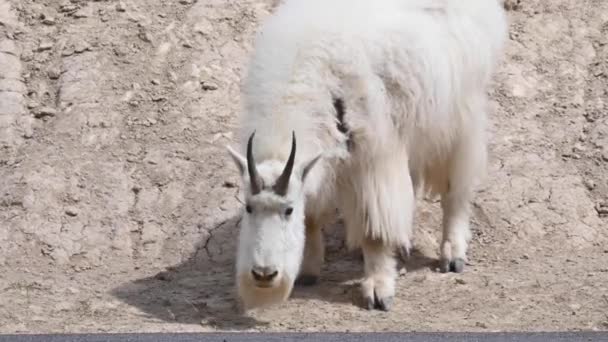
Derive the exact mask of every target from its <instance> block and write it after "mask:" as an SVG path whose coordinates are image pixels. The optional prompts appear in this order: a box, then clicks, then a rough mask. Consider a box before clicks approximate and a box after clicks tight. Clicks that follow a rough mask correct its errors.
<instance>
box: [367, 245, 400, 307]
mask: <svg viewBox="0 0 608 342" xmlns="http://www.w3.org/2000/svg"><path fill="white" fill-rule="evenodd" d="M362 249H363V256H364V267H365V279H364V280H363V282H362V283H361V290H362V293H363V298H364V300H365V301H366V305H367V308H368V309H369V310H372V309H379V310H383V311H389V310H390V308H391V306H392V304H393V298H394V296H395V281H396V278H397V261H396V260H395V257H394V255H393V248H392V247H391V246H388V245H386V244H384V243H383V242H382V241H379V240H372V239H369V238H365V239H364V240H363V245H362Z"/></svg>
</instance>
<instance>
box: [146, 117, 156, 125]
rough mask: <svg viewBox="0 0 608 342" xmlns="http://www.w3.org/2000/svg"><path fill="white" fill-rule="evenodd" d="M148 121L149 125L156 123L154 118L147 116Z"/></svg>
mask: <svg viewBox="0 0 608 342" xmlns="http://www.w3.org/2000/svg"><path fill="white" fill-rule="evenodd" d="M148 122H149V123H150V125H156V122H157V121H156V119H154V118H148Z"/></svg>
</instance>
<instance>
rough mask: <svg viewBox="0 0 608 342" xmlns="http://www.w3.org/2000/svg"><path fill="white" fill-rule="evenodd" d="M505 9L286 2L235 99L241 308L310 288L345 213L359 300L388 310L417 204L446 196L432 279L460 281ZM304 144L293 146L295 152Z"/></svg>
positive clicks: (391, 0)
mask: <svg viewBox="0 0 608 342" xmlns="http://www.w3.org/2000/svg"><path fill="white" fill-rule="evenodd" d="M506 33H507V20H506V16H505V13H504V9H503V8H502V1H501V0H332V1H327V0H287V1H286V2H285V3H284V4H282V5H281V6H280V7H279V8H278V9H277V10H276V13H275V14H274V15H272V16H271V17H270V18H269V19H268V20H267V21H266V22H265V24H264V25H263V27H262V30H261V32H260V33H259V35H258V36H257V39H256V42H255V45H254V52H253V56H252V58H251V60H250V64H249V66H248V67H249V68H248V74H247V77H246V80H245V83H244V85H243V88H242V102H243V108H242V117H241V122H240V136H239V139H240V140H241V141H242V150H241V151H237V150H235V149H232V148H231V147H229V146H228V147H227V148H228V150H229V152H230V155H231V156H232V159H233V160H234V162H235V164H236V165H237V167H238V170H239V171H240V174H241V176H242V182H243V185H244V189H245V190H244V191H245V201H246V203H245V204H246V205H245V211H244V213H243V218H242V220H241V225H240V232H239V241H238V251H237V261H236V272H237V275H236V282H237V289H238V294H239V297H240V299H241V303H242V304H243V306H244V308H245V310H247V309H250V308H255V307H261V306H266V305H270V304H274V303H278V302H282V301H284V300H286V299H287V298H288V297H289V295H290V293H291V291H292V288H293V286H294V284H295V283H301V284H303V285H311V284H314V283H315V282H316V280H317V278H318V276H319V274H320V270H321V266H322V263H323V260H324V243H323V237H322V232H321V228H322V227H324V225H326V224H328V223H329V222H331V220H332V219H334V217H335V214H336V209H339V210H340V212H341V214H342V216H343V217H344V222H345V227H346V239H347V245H348V246H349V247H350V248H358V247H361V249H362V251H363V256H364V279H363V281H362V283H361V290H362V294H363V298H365V300H366V305H367V307H368V308H369V309H380V310H385V311H388V310H389V309H390V307H391V304H392V300H393V296H394V294H395V281H396V274H397V270H396V259H395V255H394V253H395V251H397V250H399V249H401V250H406V251H407V250H408V249H409V247H410V238H411V236H412V221H413V215H414V205H415V197H416V195H417V194H418V193H419V192H420V191H424V192H427V193H431V194H438V195H440V196H441V204H442V209H443V224H442V228H443V238H442V243H441V250H440V253H441V257H440V269H441V271H442V272H449V271H452V272H462V271H463V268H464V264H465V261H466V252H467V245H468V242H469V241H470V235H471V234H470V231H469V215H470V214H469V211H470V208H469V206H470V201H471V199H472V196H473V193H474V188H475V186H476V185H477V183H478V181H479V179H480V176H482V175H483V172H485V171H484V170H485V169H484V166H485V164H486V141H485V134H484V131H485V122H486V100H487V95H486V87H487V86H488V84H489V81H490V79H491V77H492V74H493V70H494V68H495V67H496V64H497V62H498V60H499V59H500V58H501V54H502V51H503V44H504V43H505V40H506ZM296 142H297V143H296Z"/></svg>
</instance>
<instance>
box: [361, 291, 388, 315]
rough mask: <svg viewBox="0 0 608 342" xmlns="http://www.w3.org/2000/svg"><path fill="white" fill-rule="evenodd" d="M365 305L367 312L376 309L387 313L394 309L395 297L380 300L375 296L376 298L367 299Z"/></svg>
mask: <svg viewBox="0 0 608 342" xmlns="http://www.w3.org/2000/svg"><path fill="white" fill-rule="evenodd" d="M365 305H366V308H367V310H370V311H371V310H374V309H376V310H380V311H385V312H387V311H390V310H391V308H392V307H393V297H385V298H378V296H376V295H375V294H374V298H371V297H368V298H365Z"/></svg>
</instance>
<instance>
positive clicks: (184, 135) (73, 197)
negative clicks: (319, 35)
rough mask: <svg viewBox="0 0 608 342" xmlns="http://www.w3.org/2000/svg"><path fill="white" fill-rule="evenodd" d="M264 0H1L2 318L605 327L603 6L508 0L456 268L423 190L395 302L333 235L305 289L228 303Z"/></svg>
mask: <svg viewBox="0 0 608 342" xmlns="http://www.w3.org/2000/svg"><path fill="white" fill-rule="evenodd" d="M274 2H276V1H272V0H198V1H196V0H179V1H177V0H176V1H159V0H153V1H148V0H130V1H126V0H125V1H115V0H110V1H84V0H0V333H14V332H37V333H42V332H138V331H140V332H141V331H145V332H152V331H160V332H163V331H175V332H182V331H217V330H252V331H319V330H322V331H386V330H391V331H437V330H444V331H464V330H466V331H495V330H531V331H540V330H582V329H591V330H608V244H606V242H607V240H608V231H607V230H606V223H607V220H608V115H607V113H608V105H607V102H608V1H605V0H551V1H546V0H522V1H521V4H520V5H519V7H517V8H514V9H513V10H511V11H509V16H510V18H511V21H512V23H511V31H510V40H509V42H508V49H507V54H506V57H505V59H504V61H503V62H502V64H501V66H500V69H499V72H498V74H497V75H496V77H495V82H494V84H493V88H492V89H491V96H492V99H493V112H492V113H491V125H490V128H489V129H490V131H491V149H490V151H491V156H490V158H491V161H490V168H489V173H488V177H487V180H486V183H485V185H484V187H483V189H481V190H480V192H479V194H478V196H477V198H476V202H475V207H474V208H475V211H474V213H475V215H474V219H473V226H474V227H473V229H474V240H473V242H472V246H471V250H470V259H471V265H470V266H468V268H467V269H466V271H465V273H463V274H458V275H457V274H440V273H438V272H436V270H435V268H436V266H437V265H436V257H437V252H438V237H439V229H438V227H439V223H440V221H441V217H440V211H439V210H438V204H437V203H436V202H433V201H420V207H419V210H418V213H417V223H416V225H417V233H416V237H415V244H416V246H417V250H416V253H415V254H414V256H413V257H412V259H411V260H410V261H408V262H407V264H406V265H405V268H406V269H407V272H405V271H402V272H401V276H400V279H399V281H398V286H397V291H398V294H397V297H396V301H395V305H394V308H393V310H392V311H391V312H388V313H384V312H377V311H371V312H370V311H367V310H364V309H362V308H360V307H358V306H356V305H355V304H353V300H355V299H356V297H357V294H358V292H357V287H356V281H357V279H358V278H359V277H360V276H361V273H362V265H361V262H360V260H359V259H358V257H357V254H356V253H349V252H347V251H346V250H345V249H344V248H343V244H342V240H341V236H340V230H337V232H338V233H335V234H332V235H331V236H330V242H329V246H328V257H327V262H326V265H325V267H324V270H323V273H322V279H321V282H320V284H319V285H317V286H314V287H311V288H298V289H297V290H296V291H295V293H294V294H293V296H292V298H291V299H290V300H289V301H288V302H287V303H285V304H283V305H280V306H277V307H274V308H272V309H268V310H264V311H259V312H255V313H253V314H251V315H250V316H245V317H241V316H238V315H237V314H236V313H235V310H234V303H235V301H234V296H233V280H232V272H233V260H234V251H235V246H234V242H235V237H236V232H237V231H236V224H237V222H238V219H239V211H240V207H241V204H240V203H239V196H240V194H239V184H240V183H239V179H238V177H237V173H236V169H235V167H234V165H233V164H232V162H231V161H230V160H229V157H228V155H227V154H226V152H225V150H224V145H225V144H228V143H234V141H233V133H232V132H234V130H235V129H236V126H235V125H236V116H237V110H238V103H239V83H240V81H241V76H242V75H243V73H244V70H245V68H246V61H247V55H248V53H249V51H250V50H251V42H252V35H253V33H254V32H255V30H256V29H257V27H258V25H259V23H260V21H261V20H263V19H264V18H265V17H266V16H267V15H268V14H269V13H271V12H272V9H273V6H274V5H275V4H274ZM511 2H513V1H512V0H511Z"/></svg>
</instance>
